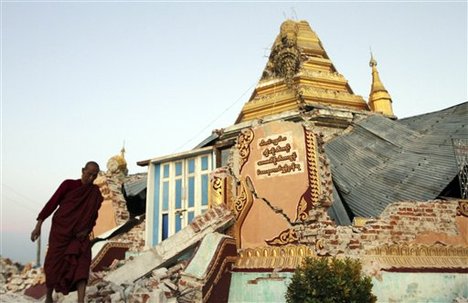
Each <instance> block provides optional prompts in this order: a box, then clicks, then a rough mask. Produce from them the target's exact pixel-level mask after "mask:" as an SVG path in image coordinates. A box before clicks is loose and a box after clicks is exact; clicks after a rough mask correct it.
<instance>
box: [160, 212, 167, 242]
mask: <svg viewBox="0 0 468 303" xmlns="http://www.w3.org/2000/svg"><path fill="white" fill-rule="evenodd" d="M161 232H162V234H161V239H163V240H164V239H167V236H168V235H169V215H168V214H163V215H162V229H161Z"/></svg>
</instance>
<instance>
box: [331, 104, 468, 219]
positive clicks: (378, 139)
mask: <svg viewBox="0 0 468 303" xmlns="http://www.w3.org/2000/svg"><path fill="white" fill-rule="evenodd" d="M467 121H468V103H467V102H465V103H462V104H459V105H457V106H454V107H451V108H448V109H446V110H442V111H438V112H434V113H429V114H424V115H420V116H416V117H411V118H406V119H402V120H397V121H394V120H390V119H387V118H385V117H383V116H380V115H373V116H369V117H368V118H366V119H364V120H361V121H359V122H357V123H356V124H354V125H353V127H354V128H353V130H352V131H351V132H350V133H348V134H345V135H343V136H340V137H337V138H335V139H334V140H332V141H330V142H328V143H327V144H326V145H325V152H326V154H327V156H328V157H329V159H330V162H331V170H332V175H333V179H334V181H335V183H336V186H337V190H338V191H339V192H340V193H341V198H342V201H341V202H342V203H343V204H346V205H347V206H348V207H349V208H350V209H351V211H352V212H353V214H354V215H356V216H365V217H369V216H378V215H379V214H380V213H381V212H382V211H383V210H384V209H385V207H386V206H387V205H388V204H390V203H392V202H396V201H402V200H421V201H424V200H429V199H434V198H436V197H437V196H438V195H439V194H440V193H441V191H442V190H443V189H444V188H445V187H446V186H447V185H448V184H449V183H450V181H451V180H452V179H453V178H454V177H455V176H456V174H457V169H456V160H455V157H454V153H453V148H452V142H451V138H468V128H467V126H466V124H467Z"/></svg>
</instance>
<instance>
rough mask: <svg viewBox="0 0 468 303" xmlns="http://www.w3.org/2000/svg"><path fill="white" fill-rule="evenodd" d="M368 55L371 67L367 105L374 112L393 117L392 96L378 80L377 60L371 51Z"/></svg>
mask: <svg viewBox="0 0 468 303" xmlns="http://www.w3.org/2000/svg"><path fill="white" fill-rule="evenodd" d="M370 55H371V59H370V61H369V66H370V67H371V68H372V86H371V91H370V94H369V107H370V108H371V110H372V111H374V112H379V113H382V114H384V115H386V116H389V117H392V118H394V117H395V115H394V114H393V109H392V98H391V97H390V94H389V93H388V91H387V90H386V89H385V87H384V85H383V83H382V81H381V80H380V76H379V72H378V71H377V61H376V60H375V59H374V55H373V54H372V51H371V53H370Z"/></svg>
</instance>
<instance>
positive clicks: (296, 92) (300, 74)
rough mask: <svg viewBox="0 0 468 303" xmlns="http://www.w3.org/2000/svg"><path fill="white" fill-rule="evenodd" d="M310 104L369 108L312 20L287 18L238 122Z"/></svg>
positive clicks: (359, 109) (364, 109)
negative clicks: (332, 57)
mask: <svg viewBox="0 0 468 303" xmlns="http://www.w3.org/2000/svg"><path fill="white" fill-rule="evenodd" d="M307 106H312V107H313V106H322V107H323V106H325V107H334V108H343V109H348V110H354V111H369V107H368V105H367V103H366V102H365V100H364V99H363V98H362V97H361V96H358V95H355V94H354V92H353V90H352V89H351V87H350V86H349V84H348V81H347V80H346V79H345V77H344V76H343V75H341V74H339V73H338V72H337V70H336V68H335V66H334V65H333V63H332V62H331V60H330V58H329V57H328V55H327V53H326V51H325V49H324V48H323V46H322V43H321V41H320V39H319V38H318V36H317V34H316V33H315V32H314V31H313V30H312V29H311V27H310V25H309V23H307V22H306V21H293V20H287V21H285V22H283V24H282V25H281V31H280V34H279V35H278V36H277V37H276V40H275V42H274V44H273V47H272V50H271V53H270V57H269V59H268V62H267V65H266V67H265V69H264V71H263V75H262V77H261V79H260V81H259V82H258V84H257V86H256V88H255V90H254V92H253V94H252V96H251V97H250V99H249V101H248V102H247V103H246V104H245V105H244V107H243V108H242V111H241V113H240V114H239V116H238V118H237V120H236V123H240V122H244V121H249V120H254V119H260V118H263V117H266V116H270V115H274V114H278V113H282V112H285V111H294V110H296V111H301V110H302V109H304V108H305V107H307Z"/></svg>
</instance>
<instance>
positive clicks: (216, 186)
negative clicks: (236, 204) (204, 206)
mask: <svg viewBox="0 0 468 303" xmlns="http://www.w3.org/2000/svg"><path fill="white" fill-rule="evenodd" d="M225 188H226V179H225V178H220V177H217V176H213V177H212V179H211V187H210V199H209V202H210V207H216V206H218V205H220V204H224V203H225V199H224V198H225V192H226V191H225Z"/></svg>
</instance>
